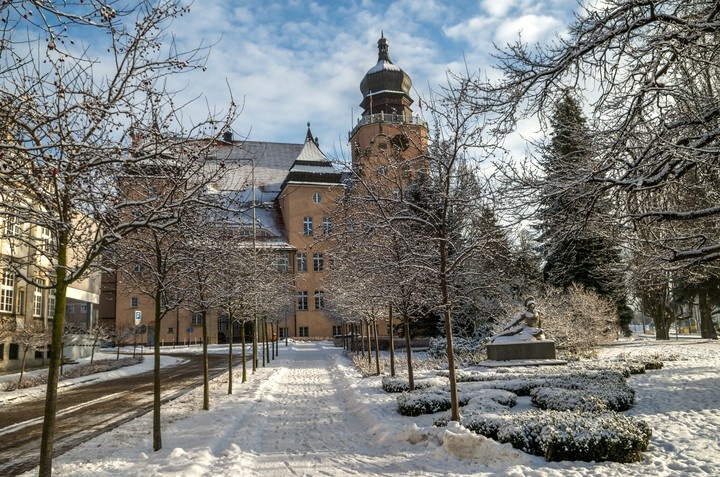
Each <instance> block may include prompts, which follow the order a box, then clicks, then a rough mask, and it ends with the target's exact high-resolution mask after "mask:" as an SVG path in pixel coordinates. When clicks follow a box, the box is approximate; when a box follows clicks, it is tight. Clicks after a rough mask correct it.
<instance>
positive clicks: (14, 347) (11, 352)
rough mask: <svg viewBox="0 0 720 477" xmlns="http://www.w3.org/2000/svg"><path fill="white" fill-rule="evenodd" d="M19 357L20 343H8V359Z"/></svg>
mask: <svg viewBox="0 0 720 477" xmlns="http://www.w3.org/2000/svg"><path fill="white" fill-rule="evenodd" d="M19 357H20V345H19V344H17V343H10V349H8V358H9V359H18V358H19Z"/></svg>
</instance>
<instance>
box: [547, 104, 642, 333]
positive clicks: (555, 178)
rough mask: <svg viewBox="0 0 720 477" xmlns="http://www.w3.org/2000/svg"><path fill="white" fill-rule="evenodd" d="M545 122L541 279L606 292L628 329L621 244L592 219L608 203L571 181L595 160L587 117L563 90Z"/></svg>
mask: <svg viewBox="0 0 720 477" xmlns="http://www.w3.org/2000/svg"><path fill="white" fill-rule="evenodd" d="M550 126H551V128H552V133H551V136H550V141H549V142H548V144H547V145H546V146H545V148H544V151H543V159H542V161H541V166H542V168H543V172H544V174H545V175H544V180H543V181H542V183H541V194H540V207H539V210H538V218H539V219H540V225H539V228H540V231H541V235H540V238H539V241H540V244H541V250H542V254H543V258H544V262H545V263H544V267H543V278H544V281H545V282H546V283H548V284H550V285H553V286H556V287H560V288H564V289H567V288H568V287H570V286H571V285H572V284H577V285H580V286H582V287H585V288H588V289H591V290H594V291H595V292H597V293H598V294H599V295H601V296H605V297H609V298H611V299H612V300H613V301H614V302H615V303H616V306H617V314H618V323H619V325H620V326H621V328H622V329H623V330H625V331H628V326H627V325H628V324H629V323H630V320H631V319H632V311H631V310H630V308H629V307H628V306H627V298H626V295H625V286H624V276H623V272H622V268H621V255H620V249H619V247H618V246H617V244H616V243H615V237H613V236H612V234H608V231H609V230H610V231H612V230H613V229H612V228H609V227H607V226H606V225H605V224H601V223H600V222H598V221H597V217H598V216H599V215H598V214H597V212H600V209H602V208H603V207H608V206H607V205H606V204H602V203H598V202H597V201H596V200H595V198H594V197H592V196H590V195H588V194H587V191H586V188H585V187H582V186H579V185H578V186H575V187H573V184H575V183H577V184H582V178H583V177H584V175H585V174H587V173H589V172H590V171H592V169H593V165H594V164H593V151H592V141H591V139H590V138H591V135H590V131H589V129H588V125H587V121H586V119H585V117H584V116H583V113H582V109H581V106H580V102H579V101H578V100H577V99H576V98H575V97H574V96H573V95H572V93H571V92H569V91H566V92H565V94H564V95H563V97H562V98H561V100H560V101H559V102H558V103H557V104H556V105H555V108H554V111H553V114H552V115H551V117H550ZM591 202H592V203H591ZM587 211H593V213H591V214H588V213H587Z"/></svg>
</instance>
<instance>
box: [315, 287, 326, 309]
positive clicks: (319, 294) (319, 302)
mask: <svg viewBox="0 0 720 477" xmlns="http://www.w3.org/2000/svg"><path fill="white" fill-rule="evenodd" d="M315 309H316V310H324V309H325V291H324V290H315Z"/></svg>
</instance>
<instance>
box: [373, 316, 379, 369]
mask: <svg viewBox="0 0 720 477" xmlns="http://www.w3.org/2000/svg"><path fill="white" fill-rule="evenodd" d="M372 325H373V333H374V334H375V373H376V374H377V375H378V376H380V340H379V338H378V325H377V321H375V320H373V322H372Z"/></svg>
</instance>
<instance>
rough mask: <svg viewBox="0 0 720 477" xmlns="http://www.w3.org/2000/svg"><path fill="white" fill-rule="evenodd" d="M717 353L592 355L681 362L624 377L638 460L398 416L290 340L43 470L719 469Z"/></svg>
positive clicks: (626, 349) (632, 346)
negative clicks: (271, 356)
mask: <svg viewBox="0 0 720 477" xmlns="http://www.w3.org/2000/svg"><path fill="white" fill-rule="evenodd" d="M215 351H218V352H221V351H222V349H216V350H215ZM719 351H720V344H719V343H716V342H708V341H705V340H699V339H693V340H680V341H675V340H673V341H670V342H664V343H663V342H656V341H654V340H634V341H622V342H618V343H617V344H616V345H613V346H610V347H607V348H605V349H603V350H602V351H601V355H602V356H604V357H607V358H608V359H615V358H617V357H619V356H620V357H641V356H653V357H656V356H660V357H661V359H662V357H663V356H665V357H674V358H679V359H675V360H668V361H664V367H663V368H662V369H659V370H653V371H648V372H647V373H645V374H640V375H633V376H632V377H631V378H629V381H628V382H629V384H630V385H631V386H632V387H633V388H634V389H635V390H636V403H635V405H634V406H633V408H632V409H630V410H629V411H627V412H626V414H627V415H630V416H635V417H637V418H639V419H642V420H644V421H645V422H647V423H648V424H649V425H650V427H651V428H652V432H653V436H652V439H651V441H650V446H649V448H648V451H647V452H645V453H644V459H643V461H642V462H641V463H636V464H618V463H613V462H603V463H587V462H552V463H550V462H546V461H545V459H544V458H541V457H535V456H530V455H527V454H524V453H522V452H520V451H517V450H515V449H513V448H511V447H510V446H509V445H507V444H506V445H499V444H497V443H495V442H494V441H491V440H488V439H485V438H483V437H481V436H478V435H475V434H472V433H470V432H469V431H467V430H466V429H463V428H462V427H460V426H458V425H453V424H452V423H451V425H450V426H449V427H447V428H434V427H432V425H431V424H432V422H433V420H434V419H435V418H437V416H433V415H422V416H416V417H404V416H401V415H400V414H399V413H398V412H397V403H396V398H397V394H390V393H386V392H385V391H383V390H382V388H381V377H370V378H361V377H360V375H359V373H357V372H356V370H355V369H354V368H353V366H352V364H351V362H350V361H349V360H348V359H347V358H346V357H345V356H344V355H343V350H342V349H339V348H335V347H333V346H332V344H331V343H329V342H291V343H290V346H289V347H288V348H286V347H285V346H284V343H282V344H281V345H280V356H279V357H278V358H277V359H275V360H274V361H272V362H271V363H270V364H269V365H268V366H267V367H265V368H260V369H259V370H258V371H257V372H256V373H255V374H250V375H249V380H248V382H246V383H240V373H239V370H238V371H237V372H236V376H235V378H234V379H235V380H234V394H232V395H228V394H227V376H224V377H221V378H218V379H215V380H214V381H213V382H212V397H211V410H210V411H202V410H201V406H202V394H201V389H198V390H196V391H194V392H191V393H189V394H186V395H185V396H183V397H182V398H180V399H178V400H177V401H174V402H172V403H169V404H166V405H164V406H163V414H162V419H163V449H162V450H160V451H158V452H153V451H152V421H151V418H152V417H151V415H150V414H148V415H145V416H144V417H142V418H139V419H136V420H135V421H132V422H130V423H127V424H124V425H122V426H121V427H119V428H117V429H115V430H113V431H110V432H108V433H106V434H104V435H102V436H99V437H97V438H95V439H93V440H92V441H89V442H87V443H85V444H84V445H82V446H79V447H77V448H75V449H74V450H72V451H70V452H68V453H66V454H64V455H63V456H60V457H58V458H56V459H55V461H54V471H53V475H55V476H73V477H76V476H88V477H89V476H93V477H95V476H110V475H113V476H115V475H123V476H159V475H162V476H173V475H175V476H253V475H262V476H268V475H277V476H283V475H332V476H342V475H354V476H357V475H362V476H381V475H408V476H410V475H412V476H430V475H433V476H435V475H451V476H452V475H480V476H483V475H487V476H490V475H505V476H533V477H535V476H537V477H540V476H568V475H572V476H618V477H620V476H670V475H673V476H675V475H678V476H679V475H683V476H684V475H720V437H719V436H720V434H718V429H719V428H720V376H719V375H718V370H719V368H718V365H719V364H720V353H719ZM148 358H150V359H146V361H145V363H144V364H143V365H139V366H134V367H132V368H140V367H143V366H148V364H149V363H151V362H152V359H151V357H148ZM167 364H170V363H167ZM118 372H132V371H131V370H128V369H126V368H123V369H122V370H118V371H115V372H113V373H118ZM16 392H20V391H16ZM26 392H28V391H26ZM3 394H12V393H0V403H1V402H2V400H3V399H5V398H6V397H5V396H3ZM16 398H17V396H16ZM522 406H529V404H528V403H527V401H526V400H519V402H518V407H522ZM25 475H27V476H32V475H36V472H29V473H27V474H25Z"/></svg>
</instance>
